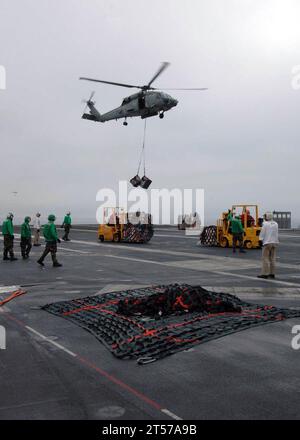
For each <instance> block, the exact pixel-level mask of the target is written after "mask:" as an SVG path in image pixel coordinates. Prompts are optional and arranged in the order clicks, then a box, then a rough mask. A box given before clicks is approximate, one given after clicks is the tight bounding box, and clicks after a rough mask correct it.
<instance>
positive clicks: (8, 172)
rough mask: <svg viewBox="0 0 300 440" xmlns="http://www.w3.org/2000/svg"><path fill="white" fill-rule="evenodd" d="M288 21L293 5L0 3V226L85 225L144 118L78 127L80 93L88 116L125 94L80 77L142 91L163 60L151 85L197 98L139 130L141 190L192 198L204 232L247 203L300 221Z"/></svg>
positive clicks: (125, 175)
mask: <svg viewBox="0 0 300 440" xmlns="http://www.w3.org/2000/svg"><path fill="white" fill-rule="evenodd" d="M299 22H300V2H299V0H185V1H183V0H151V1H146V0H127V1H125V0H0V65H3V66H4V67H5V69H6V75H7V88H6V90H5V91H4V90H0V115H1V116H0V145H1V172H0V194H1V201H0V219H1V220H2V218H3V216H4V215H5V214H6V213H7V211H11V210H12V211H13V212H15V213H16V216H17V218H20V217H23V216H24V215H27V214H29V215H31V214H33V213H34V212H36V211H37V210H39V211H41V212H42V214H43V215H44V217H46V215H47V214H48V213H49V212H54V213H56V214H57V215H58V217H61V216H62V215H63V214H64V212H65V211H66V210H68V209H70V210H71V211H72V214H73V219H74V221H83V220H86V221H91V220H93V219H94V218H95V212H96V208H97V202H96V200H95V197H96V193H97V191H98V190H99V189H100V188H106V187H109V188H117V185H118V181H119V180H128V179H129V178H131V177H132V176H133V175H134V174H135V173H136V169H137V163H138V155H139V151H140V148H141V142H142V135H143V121H142V120H141V119H137V118H136V119H131V120H129V121H128V122H129V125H128V127H124V126H123V125H122V121H118V122H115V121H112V122H107V123H105V124H100V123H94V122H90V121H85V120H82V119H81V115H82V111H83V108H84V105H83V104H82V102H81V100H82V99H84V98H87V97H88V96H89V94H90V93H91V91H92V90H95V91H96V95H95V100H96V102H97V104H96V107H97V108H98V110H99V111H100V112H105V111H108V110H111V109H112V108H114V107H117V106H118V105H120V103H121V101H122V99H123V98H124V97H125V96H128V95H130V93H131V92H132V90H131V89H123V88H119V87H113V86H108V85H102V84H94V83H88V82H84V81H79V80H78V77H79V76H90V77H95V78H99V79H104V80H110V81H117V82H118V81H120V82H125V83H133V84H146V83H147V82H148V81H149V80H150V78H151V77H152V76H153V74H154V73H155V71H156V70H157V68H158V67H159V65H160V63H161V62H162V61H169V62H170V63H171V66H170V67H169V68H168V69H167V70H166V71H165V72H164V73H163V75H162V76H161V77H160V78H159V79H158V80H157V82H156V83H155V86H157V87H162V88H163V87H208V88H209V90H208V91H205V92H181V91H180V92H179V91H178V92H177V91H176V92H175V91H174V92H171V93H172V96H174V97H175V98H176V99H178V100H179V104H178V106H177V107H176V108H174V109H172V110H171V111H169V112H167V113H166V114H165V118H164V119H163V120H160V119H159V118H158V117H155V118H150V119H149V120H148V133H147V140H146V149H147V175H149V177H150V178H151V179H152V180H153V184H152V188H170V189H171V188H204V189H205V196H206V204H205V210H206V211H205V212H206V220H207V222H208V223H210V222H212V221H213V220H215V219H216V218H217V217H218V215H219V214H220V212H221V211H223V210H225V209H226V208H227V207H229V206H231V205H232V204H233V203H241V202H245V203H258V204H259V206H260V207H261V209H262V211H265V210H273V209H276V210H291V211H292V215H293V219H294V224H296V225H299V224H300V207H299V190H300V184H299V174H300V171H299V164H300V160H299V159H300V134H299V117H300V90H294V89H293V88H292V85H291V83H292V69H293V67H294V66H297V65H300V26H299ZM14 191H17V192H18V194H17V195H14V194H13V192H14Z"/></svg>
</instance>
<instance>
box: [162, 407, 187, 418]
mask: <svg viewBox="0 0 300 440" xmlns="http://www.w3.org/2000/svg"><path fill="white" fill-rule="evenodd" d="M161 412H162V413H164V414H166V415H167V416H169V417H171V418H172V419H174V420H183V419H182V418H181V417H179V416H176V414H174V413H172V411H169V410H168V409H166V408H163V409H161Z"/></svg>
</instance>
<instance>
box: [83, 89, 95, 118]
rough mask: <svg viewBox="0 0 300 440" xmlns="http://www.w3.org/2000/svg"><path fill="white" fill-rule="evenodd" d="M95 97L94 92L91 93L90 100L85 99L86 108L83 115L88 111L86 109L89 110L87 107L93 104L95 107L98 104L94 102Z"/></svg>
mask: <svg viewBox="0 0 300 440" xmlns="http://www.w3.org/2000/svg"><path fill="white" fill-rule="evenodd" d="M94 95H95V92H94V91H93V92H92V93H91V96H90V97H89V99H87V100H85V99H84V100H82V103H83V104H86V106H85V107H84V110H83V113H85V111H86V109H87V107H88V105H89V104H93V105H94V104H96V102H94V101H92V99H93V97H94Z"/></svg>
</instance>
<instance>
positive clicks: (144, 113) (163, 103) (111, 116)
mask: <svg viewBox="0 0 300 440" xmlns="http://www.w3.org/2000/svg"><path fill="white" fill-rule="evenodd" d="M169 65H170V63H168V62H164V63H162V64H161V66H160V68H159V69H158V71H157V72H156V74H155V75H154V76H153V78H152V79H151V80H150V81H149V82H148V84H146V85H144V86H135V85H132V84H123V83H117V82H112V81H103V80H99V79H93V78H86V77H80V78H79V79H80V80H85V81H93V82H99V83H104V84H111V85H114V86H120V87H127V88H135V89H140V92H138V93H134V94H133V95H130V96H128V97H126V98H124V99H123V101H122V104H121V105H120V106H119V107H117V108H115V109H113V110H111V111H109V112H107V113H104V114H101V113H99V111H98V110H97V109H96V107H95V102H94V101H92V99H93V97H94V94H95V92H92V94H91V96H90V98H89V99H88V100H87V101H84V102H85V103H86V107H85V109H84V112H83V115H82V119H89V120H90V121H96V122H107V121H111V120H118V119H122V118H124V122H123V125H128V123H127V118H132V117H141V118H142V119H145V118H149V117H151V116H157V115H159V117H160V119H163V117H164V114H165V112H166V111H168V110H171V109H172V108H173V107H176V105H177V104H178V101H177V99H175V98H173V97H172V96H170V95H168V94H167V93H165V92H164V91H161V89H158V88H155V87H152V84H153V82H154V81H155V80H156V79H157V78H158V77H159V76H160V75H161V74H162V72H163V71H164V70H165V69H166V68H167V67H168V66H169ZM164 90H207V88H183V89H182V88H181V89H165V88H164ZM87 107H88V108H89V110H90V112H89V113H86V112H85V111H86V108H87Z"/></svg>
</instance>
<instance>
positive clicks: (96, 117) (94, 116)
mask: <svg viewBox="0 0 300 440" xmlns="http://www.w3.org/2000/svg"><path fill="white" fill-rule="evenodd" d="M86 105H87V107H88V108H89V109H90V113H83V115H82V119H89V120H90V121H97V122H104V121H103V120H102V118H101V114H100V113H99V112H98V110H97V109H96V107H95V103H94V102H93V101H91V100H89V101H87V102H86Z"/></svg>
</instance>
